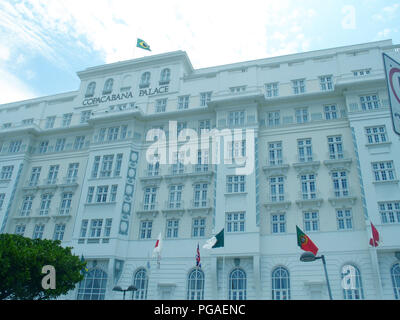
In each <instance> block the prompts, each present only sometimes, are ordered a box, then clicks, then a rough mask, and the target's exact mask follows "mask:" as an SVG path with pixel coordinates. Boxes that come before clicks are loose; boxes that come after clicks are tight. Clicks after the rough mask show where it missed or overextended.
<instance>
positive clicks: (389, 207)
mask: <svg viewBox="0 0 400 320" xmlns="http://www.w3.org/2000/svg"><path fill="white" fill-rule="evenodd" d="M378 206H379V214H380V216H381V221H382V223H383V224H394V223H400V202H398V201H396V202H381V203H378Z"/></svg>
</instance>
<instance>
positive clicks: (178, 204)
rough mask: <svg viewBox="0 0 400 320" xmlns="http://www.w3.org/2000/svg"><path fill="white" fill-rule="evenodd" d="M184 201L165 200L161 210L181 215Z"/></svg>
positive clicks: (183, 210)
mask: <svg viewBox="0 0 400 320" xmlns="http://www.w3.org/2000/svg"><path fill="white" fill-rule="evenodd" d="M184 208H185V202H184V201H183V200H180V201H174V202H171V201H165V203H164V209H163V210H162V211H163V213H164V214H166V213H178V214H179V215H183V213H184V212H185V209H184Z"/></svg>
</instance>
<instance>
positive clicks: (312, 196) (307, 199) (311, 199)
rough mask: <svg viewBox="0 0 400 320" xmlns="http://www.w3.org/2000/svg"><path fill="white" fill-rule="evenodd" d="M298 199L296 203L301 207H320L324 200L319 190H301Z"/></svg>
mask: <svg viewBox="0 0 400 320" xmlns="http://www.w3.org/2000/svg"><path fill="white" fill-rule="evenodd" d="M298 199H300V200H297V201H296V204H297V206H298V207H299V208H300V209H318V208H320V207H321V205H322V203H323V202H324V200H323V199H322V198H321V196H320V193H319V192H309V193H303V192H299V194H298Z"/></svg>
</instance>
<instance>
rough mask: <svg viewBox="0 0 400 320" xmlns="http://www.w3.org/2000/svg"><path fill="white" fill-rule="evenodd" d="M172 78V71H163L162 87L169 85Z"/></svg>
mask: <svg viewBox="0 0 400 320" xmlns="http://www.w3.org/2000/svg"><path fill="white" fill-rule="evenodd" d="M170 76H171V70H170V69H168V68H166V69H163V70H162V71H161V77H160V85H163V84H168V83H169V80H170Z"/></svg>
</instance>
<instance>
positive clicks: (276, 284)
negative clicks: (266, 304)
mask: <svg viewBox="0 0 400 320" xmlns="http://www.w3.org/2000/svg"><path fill="white" fill-rule="evenodd" d="M272 300H290V277H289V271H288V270H287V269H285V268H283V267H278V268H275V269H274V270H273V271H272Z"/></svg>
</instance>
